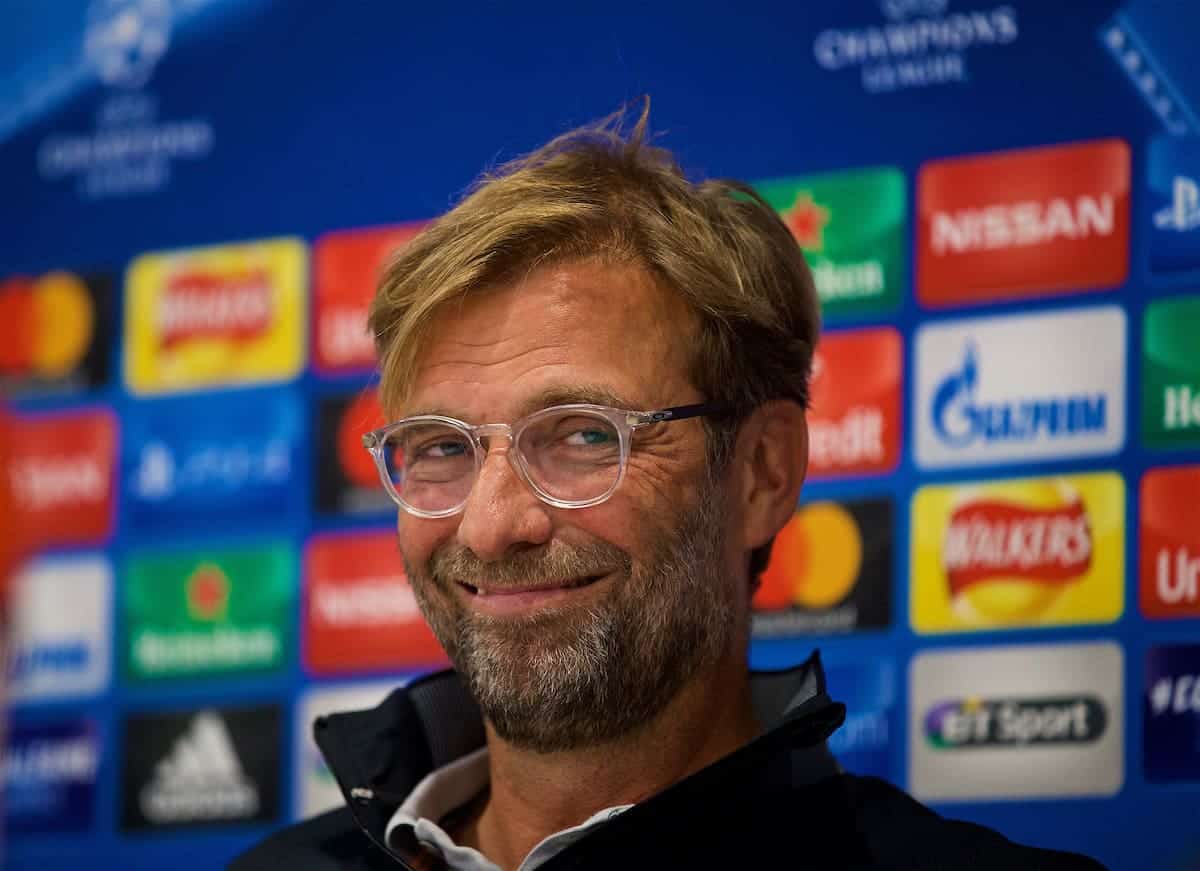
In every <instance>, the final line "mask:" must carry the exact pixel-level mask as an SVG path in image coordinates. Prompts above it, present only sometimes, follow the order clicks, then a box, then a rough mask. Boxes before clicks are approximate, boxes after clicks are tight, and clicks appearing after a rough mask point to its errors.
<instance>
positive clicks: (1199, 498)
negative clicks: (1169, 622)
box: [1138, 466, 1200, 619]
mask: <svg viewBox="0 0 1200 871" xmlns="http://www.w3.org/2000/svg"><path fill="white" fill-rule="evenodd" d="M1141 497H1142V498H1141V502H1142V504H1141V510H1140V511H1139V512H1138V514H1139V516H1140V517H1141V524H1142V529H1141V531H1142V534H1141V559H1140V561H1139V571H1138V601H1139V603H1140V604H1141V610H1142V614H1143V615H1144V616H1146V617H1150V618H1152V619H1155V618H1158V619H1161V618H1165V617H1200V466H1182V467H1179V468H1175V469H1151V470H1150V471H1148V472H1147V473H1146V474H1145V475H1144V476H1143V477H1142V494H1141Z"/></svg>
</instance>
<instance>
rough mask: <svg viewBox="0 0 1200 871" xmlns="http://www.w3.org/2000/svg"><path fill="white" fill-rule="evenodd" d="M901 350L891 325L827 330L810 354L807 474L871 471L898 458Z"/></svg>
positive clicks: (884, 470) (885, 469) (892, 465)
mask: <svg viewBox="0 0 1200 871" xmlns="http://www.w3.org/2000/svg"><path fill="white" fill-rule="evenodd" d="M903 371H904V350H903V347H902V341H901V339H900V334H899V333H898V332H896V330H894V329H892V328H891V327H882V328H879V329H872V330H858V331H854V332H845V333H827V334H825V336H823V337H822V338H821V343H820V345H819V346H818V347H817V352H816V354H815V355H814V357H813V370H812V382H811V390H812V407H811V409H810V410H809V413H808V462H809V467H808V470H809V475H810V476H811V477H814V478H820V477H822V476H833V475H869V474H883V473H887V472H890V471H892V470H893V469H895V468H896V465H897V464H898V463H899V462H900V440H901V432H902V424H901V421H900V402H901V400H900V395H901V389H902V385H901V378H902V373H903Z"/></svg>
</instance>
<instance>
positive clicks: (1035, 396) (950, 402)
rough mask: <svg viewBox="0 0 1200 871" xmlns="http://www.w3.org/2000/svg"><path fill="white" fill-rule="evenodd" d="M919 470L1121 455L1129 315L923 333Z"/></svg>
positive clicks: (987, 323)
mask: <svg viewBox="0 0 1200 871" xmlns="http://www.w3.org/2000/svg"><path fill="white" fill-rule="evenodd" d="M916 343H917V352H916V367H917V377H916V388H915V390H914V391H913V394H914V402H915V405H914V407H913V416H914V418H915V420H916V424H917V425H916V451H915V454H916V460H917V463H918V464H919V465H920V466H922V467H924V468H927V469H938V468H948V467H952V466H963V465H978V464H990V463H1004V462H1024V461H1029V460H1049V459H1065V458H1068V457H1088V456H1102V455H1105V454H1112V453H1116V452H1117V451H1118V450H1120V448H1121V446H1122V445H1123V444H1124V443H1125V313H1124V312H1123V311H1122V310H1121V309H1119V308H1117V307H1116V306H1103V307H1100V308H1091V309H1073V310H1068V311H1060V312H1054V313H1052V314H1044V315H1017V316H1013V317H1003V318H979V319H972V320H964V321H949V322H947V321H941V322H938V323H936V324H930V325H925V326H923V327H921V328H920V329H919V330H918V332H917V339H916Z"/></svg>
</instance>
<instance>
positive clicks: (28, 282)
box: [0, 270, 113, 395]
mask: <svg viewBox="0 0 1200 871" xmlns="http://www.w3.org/2000/svg"><path fill="white" fill-rule="evenodd" d="M112 291H113V288H112V278H111V277H110V276H109V275H107V274H101V273H86V274H81V273H75V272H67V271H65V270H56V271H54V272H47V273H46V274H44V275H40V276H37V277H34V278H30V277H24V276H14V277H11V278H7V279H4V280H0V392H3V393H5V394H8V395H26V394H41V393H65V392H75V391H79V390H86V389H89V388H93V387H99V386H100V385H102V384H104V383H105V382H106V381H107V380H108V354H109V349H110V348H111V346H112V342H113V335H112V304H113V292H112Z"/></svg>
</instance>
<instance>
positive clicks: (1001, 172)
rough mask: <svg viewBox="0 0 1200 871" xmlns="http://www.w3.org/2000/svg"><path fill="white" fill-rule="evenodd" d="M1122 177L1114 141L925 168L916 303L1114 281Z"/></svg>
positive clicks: (1118, 264) (1125, 246) (1013, 295)
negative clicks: (918, 301)
mask: <svg viewBox="0 0 1200 871" xmlns="http://www.w3.org/2000/svg"><path fill="white" fill-rule="evenodd" d="M1129 175H1130V169H1129V146H1128V145H1126V144H1125V143H1124V142H1122V141H1121V140H1119V139H1104V140H1097V141H1094V142H1084V143H1079V144H1075V145H1056V146H1051V147H1047V148H1029V149H1024V150H1021V151H1010V152H1003V153H999V154H985V155H979V156H975V157H961V158H952V159H950V160H937V161H933V162H931V163H927V164H925V165H924V166H923V167H922V168H921V173H920V179H919V182H918V186H917V217H918V225H919V226H918V231H917V232H918V240H917V298H918V299H919V300H920V301H921V302H922V303H923V304H924V305H927V306H931V307H942V306H950V305H964V304H970V303H981V302H990V301H994V300H1005V299H1019V298H1025V297H1031V296H1042V295H1045V294H1050V293H1069V292H1074V291H1084V290H1097V289H1100V288H1105V287H1114V286H1116V285H1118V284H1121V282H1123V281H1124V280H1125V277H1126V275H1127V274H1128V272H1129V184H1130V182H1129Z"/></svg>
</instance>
